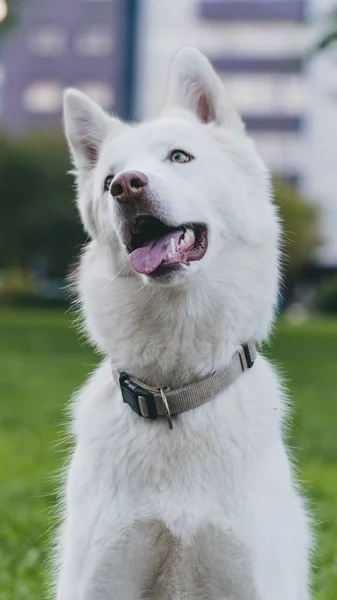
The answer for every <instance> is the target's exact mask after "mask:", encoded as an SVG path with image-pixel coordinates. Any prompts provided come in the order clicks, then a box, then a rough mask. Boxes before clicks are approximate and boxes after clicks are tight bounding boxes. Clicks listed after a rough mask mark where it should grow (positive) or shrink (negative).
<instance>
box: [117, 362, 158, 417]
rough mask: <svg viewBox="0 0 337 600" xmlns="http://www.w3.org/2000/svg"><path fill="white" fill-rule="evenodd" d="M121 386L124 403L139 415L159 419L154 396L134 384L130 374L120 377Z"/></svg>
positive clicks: (122, 374) (123, 374)
mask: <svg viewBox="0 0 337 600" xmlns="http://www.w3.org/2000/svg"><path fill="white" fill-rule="evenodd" d="M119 385H120V387H121V392H122V396H123V402H125V403H126V404H128V405H129V406H130V408H132V410H133V411H134V412H135V413H137V415H139V416H140V417H145V418H147V419H156V418H157V416H158V415H157V410H156V404H155V401H154V396H153V394H152V393H151V392H149V390H146V389H145V388H143V387H141V386H140V385H137V384H136V383H134V382H133V381H132V380H131V379H130V378H129V376H128V374H127V373H124V372H123V373H121V374H120V376H119ZM144 405H145V406H144ZM146 413H147V414H146Z"/></svg>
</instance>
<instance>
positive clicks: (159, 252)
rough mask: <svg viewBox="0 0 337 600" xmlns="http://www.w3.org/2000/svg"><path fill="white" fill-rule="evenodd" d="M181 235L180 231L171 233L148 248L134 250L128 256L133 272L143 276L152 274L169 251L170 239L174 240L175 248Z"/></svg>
mask: <svg viewBox="0 0 337 600" xmlns="http://www.w3.org/2000/svg"><path fill="white" fill-rule="evenodd" d="M182 234H183V232H182V231H181V230H179V231H171V232H170V233H167V234H166V235H164V236H163V237H161V238H159V240H156V241H154V242H151V243H150V244H149V245H148V246H144V247H143V248H136V250H134V251H133V252H131V254H130V256H129V258H130V262H131V264H132V266H133V268H134V270H135V271H137V273H142V274H143V275H148V274H149V273H152V272H153V271H154V270H155V269H156V268H157V267H159V265H160V263H162V262H163V260H164V258H165V256H166V254H167V252H168V250H169V247H170V240H171V238H173V239H174V241H175V246H176V248H177V247H178V244H179V240H180V238H181V236H182Z"/></svg>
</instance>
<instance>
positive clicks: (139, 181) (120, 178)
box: [110, 171, 149, 202]
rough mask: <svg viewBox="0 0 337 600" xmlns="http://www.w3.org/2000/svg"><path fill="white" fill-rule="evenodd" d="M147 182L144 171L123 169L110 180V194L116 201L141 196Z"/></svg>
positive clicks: (124, 200) (125, 200)
mask: <svg viewBox="0 0 337 600" xmlns="http://www.w3.org/2000/svg"><path fill="white" fill-rule="evenodd" d="M148 183H149V180H148V178H147V177H146V175H144V173H140V172H139V171H124V173H121V174H120V175H116V177H114V179H113V180H112V184H111V188H110V191H111V194H112V196H113V197H114V198H115V199H116V200H118V202H127V201H128V200H132V199H134V198H137V197H138V196H141V194H142V193H143V192H144V188H146V186H147V184H148Z"/></svg>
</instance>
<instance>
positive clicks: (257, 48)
mask: <svg viewBox="0 0 337 600" xmlns="http://www.w3.org/2000/svg"><path fill="white" fill-rule="evenodd" d="M143 8H144V10H143V14H142V19H143V23H142V27H141V30H142V32H143V36H142V39H139V42H140V46H139V61H138V71H139V73H140V76H139V80H141V81H142V86H140V85H139V86H138V90H139V95H138V113H139V116H147V115H148V114H151V113H152V112H155V111H157V110H158V109H159V107H160V106H161V104H162V102H163V90H165V85H166V77H167V71H168V68H169V63H170V61H171V59H172V56H173V55H174V53H175V52H176V51H177V50H178V49H179V48H180V47H181V46H183V45H195V46H197V47H198V48H199V49H200V50H202V51H204V52H205V54H206V55H207V56H208V57H209V58H210V59H211V61H212V63H213V65H214V66H215V68H216V69H217V71H218V72H219V73H220V75H221V77H222V79H223V81H224V83H225V84H226V86H227V88H228V91H229V94H230V95H231V96H232V98H233V100H234V102H235V104H236V106H237V107H238V109H239V110H240V112H241V113H242V115H243V118H244V121H245V123H246V125H247V129H248V131H249V132H251V133H252V135H253V136H254V138H255V140H256V142H257V144H258V147H259V149H260V151H261V153H262V155H263V156H264V157H265V158H266V159H267V162H268V165H269V167H270V168H271V169H272V170H273V171H274V172H275V173H277V174H279V175H281V176H282V177H284V178H287V179H290V180H292V181H295V182H297V181H299V179H300V177H301V164H300V156H299V155H300V144H301V129H302V116H303V104H304V98H303V91H304V87H303V73H302V57H303V55H304V53H305V52H306V48H307V45H308V27H307V25H306V23H305V13H306V5H305V2H304V1H303V0H301V1H298V0H293V1H286V0H262V1H261V0H259V1H255V0H246V1H243V0H232V1H230V0H180V1H179V10H177V11H172V5H171V4H170V3H167V4H166V3H160V2H158V1H157V0H145V1H144V3H143Z"/></svg>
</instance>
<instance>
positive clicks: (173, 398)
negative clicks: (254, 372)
mask: <svg viewBox="0 0 337 600" xmlns="http://www.w3.org/2000/svg"><path fill="white" fill-rule="evenodd" d="M256 355H257V351H256V345H255V343H254V342H248V343H247V344H244V345H243V346H241V349H240V350H238V351H237V352H236V353H235V354H234V356H233V358H232V360H231V361H230V363H229V364H228V365H227V366H226V367H224V368H223V369H220V370H219V371H216V372H215V373H212V374H211V375H209V376H207V377H205V378H204V379H201V380H200V381H197V382H195V383H191V384H189V385H186V386H184V387H181V388H178V389H176V390H171V389H170V388H168V387H165V386H163V387H151V386H149V385H146V384H145V383H142V382H141V381H139V380H138V379H135V378H134V377H132V378H131V377H130V376H129V375H128V374H127V373H125V372H124V371H116V370H114V376H115V378H116V379H117V381H119V385H120V388H121V392H122V397H123V401H124V402H125V403H126V404H128V405H129V406H130V408H132V410H133V411H134V412H135V413H137V415H139V416H140V417H144V418H145V419H156V418H157V417H166V419H167V421H168V424H169V427H170V429H172V428H173V424H172V418H171V417H172V415H177V414H179V413H183V412H185V411H187V410H191V409H192V408H196V407H197V406H201V405H202V404H206V402H209V401H210V400H212V399H213V398H215V397H216V396H217V395H218V394H220V392H222V391H223V390H224V389H226V388H227V387H229V386H230V385H231V384H232V383H233V381H235V379H236V378H237V377H238V376H239V375H240V373H242V372H243V371H246V370H247V369H250V368H251V367H252V366H253V365H254V362H255V359H256Z"/></svg>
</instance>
